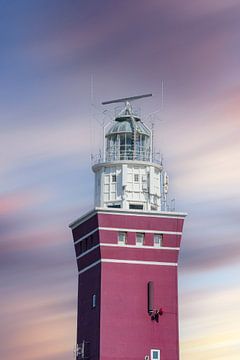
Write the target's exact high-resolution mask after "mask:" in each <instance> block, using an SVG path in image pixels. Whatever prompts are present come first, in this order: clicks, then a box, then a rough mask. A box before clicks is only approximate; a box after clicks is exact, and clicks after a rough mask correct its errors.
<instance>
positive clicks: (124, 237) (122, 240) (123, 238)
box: [118, 232, 127, 245]
mask: <svg viewBox="0 0 240 360" xmlns="http://www.w3.org/2000/svg"><path fill="white" fill-rule="evenodd" d="M126 240H127V233H125V232H120V233H118V243H119V244H120V245H125V244H126Z"/></svg>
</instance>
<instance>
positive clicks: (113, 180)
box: [112, 174, 117, 183]
mask: <svg viewBox="0 0 240 360" xmlns="http://www.w3.org/2000/svg"><path fill="white" fill-rule="evenodd" d="M116 181H117V176H116V174H113V175H112V182H113V183H115V182H116Z"/></svg>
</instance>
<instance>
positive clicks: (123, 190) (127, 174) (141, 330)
mask: <svg viewBox="0 0 240 360" xmlns="http://www.w3.org/2000/svg"><path fill="white" fill-rule="evenodd" d="M136 98H139V97H134V98H128V99H120V100H117V102H120V101H124V102H125V108H124V110H123V111H122V112H121V113H120V114H119V115H118V116H117V117H116V118H115V121H114V122H113V123H112V124H111V125H110V126H109V128H108V130H107V132H106V134H105V139H106V147H105V152H104V157H103V159H100V161H99V162H97V163H96V164H95V165H94V166H93V171H94V172H95V208H94V209H93V210H92V211H91V212H89V213H87V214H85V215H84V216H82V217H81V218H79V219H77V220H76V221H74V222H73V223H72V224H71V225H70V227H71V229H72V232H73V238H74V245H75V250H76V257H77V264H78V271H79V286H78V288H79V293H78V326H77V352H76V359H91V360H140V359H143V360H144V359H145V360H178V359H179V339H178V289H177V288H178V284H177V283H178V281H177V275H178V272H177V265H178V254H179V249H180V241H181V235H182V228H183V222H184V218H185V215H186V214H184V213H179V212H173V211H169V209H168V206H167V191H168V176H167V174H166V172H165V171H164V170H163V166H162V163H161V162H158V161H157V160H155V159H154V156H153V153H152V133H151V131H150V129H149V128H148V127H147V126H146V125H145V124H144V123H143V122H142V121H141V120H140V118H139V117H138V116H136V115H135V114H134V113H133V110H132V108H131V105H130V103H129V101H131V100H135V99H136ZM108 103H110V102H108Z"/></svg>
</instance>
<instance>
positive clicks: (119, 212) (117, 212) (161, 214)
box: [69, 208, 187, 229]
mask: <svg viewBox="0 0 240 360" xmlns="http://www.w3.org/2000/svg"><path fill="white" fill-rule="evenodd" d="M96 214H109V215H123V216H124V215H125V216H126V215H127V216H143V217H146V216H147V217H151V218H166V219H169V218H172V219H181V220H184V219H185V217H186V216H187V214H186V213H182V212H172V211H160V212H158V211H152V210H151V211H150V210H149V211H147V210H146V211H144V210H131V209H115V210H114V211H113V210H112V209H111V210H110V209H109V208H94V209H92V210H90V211H89V212H87V213H86V214H84V215H83V216H81V217H80V218H78V219H76V220H75V221H73V222H72V223H71V224H70V225H69V227H70V228H71V229H75V228H76V227H77V226H79V225H81V224H82V223H84V222H85V221H87V220H89V219H91V218H92V217H93V216H95V215H96Z"/></svg>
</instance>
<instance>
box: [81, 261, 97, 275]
mask: <svg viewBox="0 0 240 360" xmlns="http://www.w3.org/2000/svg"><path fill="white" fill-rule="evenodd" d="M100 262H101V260H98V261H95V262H94V263H92V264H91V265H88V266H86V267H85V268H84V269H82V270H80V271H79V272H78V274H79V275H80V274H82V273H84V272H85V271H87V270H89V269H91V268H93V267H94V266H96V265H97V264H100Z"/></svg>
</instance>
